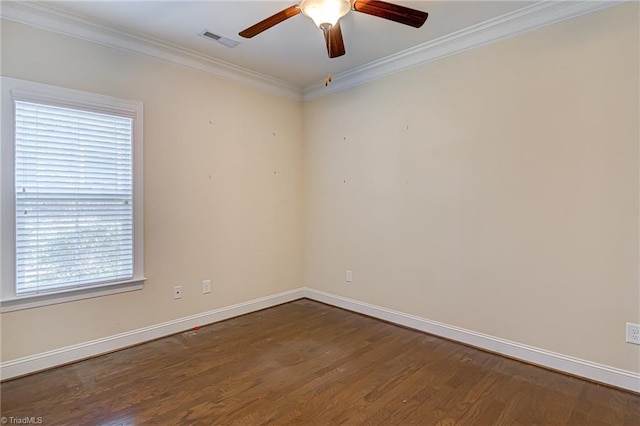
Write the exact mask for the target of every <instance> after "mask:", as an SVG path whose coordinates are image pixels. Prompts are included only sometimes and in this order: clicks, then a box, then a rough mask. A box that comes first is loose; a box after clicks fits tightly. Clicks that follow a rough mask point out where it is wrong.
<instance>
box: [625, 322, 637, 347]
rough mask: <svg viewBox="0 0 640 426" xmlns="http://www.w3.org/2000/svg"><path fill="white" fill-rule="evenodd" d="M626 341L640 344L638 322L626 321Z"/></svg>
mask: <svg viewBox="0 0 640 426" xmlns="http://www.w3.org/2000/svg"><path fill="white" fill-rule="evenodd" d="M627 343H633V344H634V345H640V324H632V323H630V322H628V323H627Z"/></svg>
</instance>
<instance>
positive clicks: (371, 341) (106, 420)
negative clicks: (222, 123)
mask: <svg viewBox="0 0 640 426" xmlns="http://www.w3.org/2000/svg"><path fill="white" fill-rule="evenodd" d="M1 402H2V407H1V408H2V416H4V417H14V418H23V417H25V416H29V417H31V416H33V417H42V424H44V425H54V424H60V425H98V424H99V425H138V424H152V425H177V424H189V425H191V424H201V425H211V424H217V425H255V424H277V425H286V424H304V425H332V424H380V425H394V424H401V425H404V424H416V425H436V424H441V425H448V424H459V425H467V424H478V425H498V424H505V425H534V424H537V425H564V424H572V425H580V426H585V425H635V426H638V425H640V395H635V394H632V393H628V392H624V391H620V390H616V389H611V388H608V387H605V386H600V385H597V384H594V383H590V382H587V381H583V380H580V379H577V378H574V377H569V376H565V375H563V374H559V373H554V372H551V371H547V370H544V369H541V368H538V367H534V366H530V365H527V364H524V363H520V362H518V361H514V360H511V359H507V358H503V357H500V356H497V355H493V354H489V353H486V352H483V351H480V350H476V349H473V348H470V347H467V346H464V345H460V344H457V343H453V342H450V341H447V340H443V339H440V338H438V337H434V336H430V335H427V334H423V333H420V332H417V331H412V330H408V329H405V328H402V327H397V326H394V325H391V324H387V323H385V322H381V321H378V320H375V319H371V318H367V317H364V316H361V315H358V314H354V313H351V312H347V311H344V310H341V309H337V308H333V307H330V306H326V305H323V304H320V303H316V302H313V301H310V300H305V299H303V300H298V301H295V302H292V303H288V304H285V305H281V306H277V307H274V308H271V309H267V310H264V311H260V312H256V313H253V314H249V315H245V316H242V317H238V318H234V319H231V320H227V321H224V322H220V323H216V324H212V325H209V326H206V327H202V328H201V329H199V330H197V331H195V330H194V331H188V332H184V333H181V334H177V335H174V336H170V337H167V338H164V339H160V340H156V341H153V342H149V343H146V344H143V345H140V346H136V347H132V348H129V349H125V350H122V351H119V352H115V353H112V354H108V355H104V356H100V357H97V358H93V359H90V360H86V361H83V362H79V363H76V364H72V365H68V366H65V367H60V368H57V369H54V370H50V371H45V372H42V373H38V374H34V375H31V376H27V377H23V378H20V379H16V380H11V381H7V382H5V383H2V385H1Z"/></svg>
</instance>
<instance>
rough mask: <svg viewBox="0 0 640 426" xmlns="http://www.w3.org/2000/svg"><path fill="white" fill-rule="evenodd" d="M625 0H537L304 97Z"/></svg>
mask: <svg viewBox="0 0 640 426" xmlns="http://www.w3.org/2000/svg"><path fill="white" fill-rule="evenodd" d="M626 1H629V0H607V1H585V0H578V1H564V0H561V1H557V0H544V1H540V2H537V3H534V4H532V5H530V6H525V7H523V8H521V9H518V10H516V11H513V12H510V13H507V14H504V15H502V16H499V17H497V18H493V19H489V20H487V21H484V22H481V23H479V24H476V25H472V26H470V27H467V28H465V29H463V30H460V31H456V32H454V33H451V34H447V35H445V36H443V37H439V38H437V39H435V40H431V41H429V42H426V43H423V44H420V45H418V46H415V47H412V48H410V49H406V50H403V51H401V52H399V53H396V54H393V55H390V56H387V57H385V58H382V59H380V60H377V61H373V62H370V63H368V64H365V65H362V66H360V67H356V68H353V69H351V70H348V71H345V72H341V73H338V74H335V75H334V76H333V82H332V83H331V85H329V86H328V87H325V85H324V84H313V85H310V86H307V87H305V88H304V89H303V100H304V101H309V100H312V99H315V98H319V97H321V96H326V95H329V94H331V93H335V92H339V91H342V90H346V89H349V88H351V87H355V86H359V85H361V84H364V83H367V82H369V81H373V80H377V79H379V78H383V77H387V76H389V75H391V74H395V73H398V72H400V71H404V70H408V69H411V68H414V67H417V66H420V65H424V64H427V63H429V62H434V61H437V60H439V59H442V58H446V57H447V56H451V55H455V54H457V53H461V52H464V51H466V50H469V49H473V48H476V47H480V46H483V45H486V44H490V43H493V42H495V41H498V40H501V39H504V38H508V37H513V36H515V35H518V34H522V33H524V32H527V31H531V30H535V29H537V28H541V27H544V26H547V25H551V24H555V23H558V22H562V21H565V20H568V19H571V18H575V17H578V16H581V15H585V14H588V13H592V12H595V11H598V10H601V9H604V8H606V7H610V6H614V5H617V4H620V3H625V2H626Z"/></svg>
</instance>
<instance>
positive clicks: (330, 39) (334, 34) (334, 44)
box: [324, 21, 346, 58]
mask: <svg viewBox="0 0 640 426" xmlns="http://www.w3.org/2000/svg"><path fill="white" fill-rule="evenodd" d="M324 41H325V42H326V43H327V53H328V54H329V57H330V58H337V57H338V56H342V55H344V54H345V53H346V52H345V50H344V40H343V39H342V30H341V29H340V21H338V22H336V24H335V25H334V26H333V27H331V28H329V29H328V30H324Z"/></svg>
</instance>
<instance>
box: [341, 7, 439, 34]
mask: <svg viewBox="0 0 640 426" xmlns="http://www.w3.org/2000/svg"><path fill="white" fill-rule="evenodd" d="M352 7H353V10H355V11H356V12H361V13H366V14H367V15H373V16H377V17H379V18H384V19H389V20H391V21H395V22H399V23H401V24H405V25H410V26H412V27H416V28H420V27H421V26H422V24H424V23H425V21H426V20H427V17H428V16H429V14H428V13H427V12H423V11H421V10H416V9H411V8H408V7H404V6H400V5H398V4H393V3H387V2H385V1H379V0H355V1H354V2H353V6H352Z"/></svg>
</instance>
